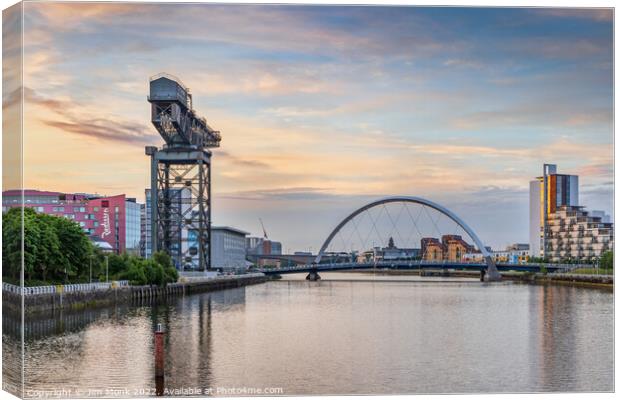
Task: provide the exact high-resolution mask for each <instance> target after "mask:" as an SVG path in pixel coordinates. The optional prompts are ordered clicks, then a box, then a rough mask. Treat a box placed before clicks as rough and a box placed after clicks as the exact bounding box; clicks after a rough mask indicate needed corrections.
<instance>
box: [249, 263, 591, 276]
mask: <svg viewBox="0 0 620 400" xmlns="http://www.w3.org/2000/svg"><path fill="white" fill-rule="evenodd" d="M576 267H579V266H577V265H563V264H497V269H498V270H500V271H520V272H541V270H542V269H543V268H545V269H546V270H547V271H549V272H556V271H565V270H570V269H573V268H576ZM371 268H390V269H455V270H477V271H479V270H483V269H484V270H486V268H487V265H486V264H483V263H465V262H449V261H446V262H430V261H422V262H420V261H417V262H402V261H394V262H385V261H383V262H378V263H376V264H375V263H334V264H305V265H296V266H290V267H282V268H260V269H258V271H260V272H263V273H265V274H268V275H271V274H292V273H301V272H310V271H317V272H320V271H325V272H327V271H342V270H351V269H371Z"/></svg>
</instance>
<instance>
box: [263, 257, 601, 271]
mask: <svg viewBox="0 0 620 400" xmlns="http://www.w3.org/2000/svg"><path fill="white" fill-rule="evenodd" d="M422 264H423V265H429V264H430V265H437V266H444V267H458V266H462V265H481V266H482V265H483V262H481V261H446V260H383V261H377V262H364V263H358V262H339V263H322V264H316V265H313V264H302V265H293V266H285V267H279V268H259V269H258V270H259V271H264V272H268V271H295V270H305V269H308V268H311V267H312V268H316V269H317V270H322V269H330V268H334V267H338V268H342V267H345V266H346V267H350V268H355V267H367V266H377V267H392V266H394V265H408V266H417V265H422ZM498 265H500V266H502V267H504V266H507V265H508V266H514V267H515V268H518V267H539V268H543V267H544V268H546V269H548V270H549V272H550V273H556V272H557V273H566V272H570V271H572V270H574V269H578V268H591V267H592V266H591V265H589V264H553V263H527V262H526V263H508V262H505V263H502V262H500V263H498Z"/></svg>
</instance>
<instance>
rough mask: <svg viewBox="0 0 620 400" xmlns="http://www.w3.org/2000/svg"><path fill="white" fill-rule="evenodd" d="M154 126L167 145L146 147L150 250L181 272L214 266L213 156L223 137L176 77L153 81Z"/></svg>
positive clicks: (158, 78) (159, 78)
mask: <svg viewBox="0 0 620 400" xmlns="http://www.w3.org/2000/svg"><path fill="white" fill-rule="evenodd" d="M148 101H149V103H151V122H152V123H153V125H154V126H155V128H156V129H157V131H158V132H159V134H160V135H161V137H162V138H163V139H164V141H165V142H166V143H165V144H164V145H163V147H162V148H161V149H158V148H157V147H155V146H147V147H146V148H145V153H146V155H148V156H150V157H151V191H150V203H151V215H150V218H151V248H152V252H153V253H154V252H156V251H158V250H164V251H165V252H167V253H168V254H169V255H170V257H171V258H172V261H173V263H174V264H175V266H176V268H177V269H180V270H194V271H205V270H208V269H210V266H211V152H210V151H209V150H208V149H209V148H212V147H219V144H220V140H221V136H220V133H219V131H216V130H214V129H213V128H211V127H210V126H209V125H208V124H207V121H206V119H205V118H202V117H199V116H198V115H197V114H196V112H195V111H194V109H193V107H192V95H191V93H190V91H189V89H188V88H187V87H186V86H185V85H184V84H183V83H182V82H181V81H180V80H179V79H178V78H176V77H174V76H172V75H168V74H164V73H162V74H159V75H155V76H153V77H151V78H150V94H149V96H148Z"/></svg>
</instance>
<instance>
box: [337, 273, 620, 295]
mask: <svg viewBox="0 0 620 400" xmlns="http://www.w3.org/2000/svg"><path fill="white" fill-rule="evenodd" d="M340 272H347V273H366V274H369V273H370V274H375V275H391V276H398V275H415V276H441V277H460V278H479V277H480V273H479V272H478V271H456V270H447V269H446V270H422V274H420V271H419V270H402V269H399V270H391V269H378V270H367V269H358V270H355V269H353V270H346V271H340ZM501 274H502V279H503V280H509V281H513V282H516V283H530V284H539V285H545V284H555V285H569V286H577V287H588V288H597V289H607V290H613V287H614V277H613V275H591V274H543V273H530V272H515V271H505V272H501Z"/></svg>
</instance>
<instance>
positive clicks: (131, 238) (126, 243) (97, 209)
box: [2, 189, 140, 254]
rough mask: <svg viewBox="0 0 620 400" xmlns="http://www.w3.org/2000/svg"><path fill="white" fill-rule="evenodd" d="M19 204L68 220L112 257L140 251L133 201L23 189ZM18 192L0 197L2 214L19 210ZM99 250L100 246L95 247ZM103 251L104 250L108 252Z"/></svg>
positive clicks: (121, 197)
mask: <svg viewBox="0 0 620 400" xmlns="http://www.w3.org/2000/svg"><path fill="white" fill-rule="evenodd" d="M23 196H24V197H23V204H24V206H26V207H30V208H33V209H34V210H35V211H37V212H40V213H45V214H50V215H56V216H60V217H65V218H69V219H71V220H73V221H75V222H76V223H78V224H79V225H80V227H81V228H82V229H83V230H84V232H85V233H86V234H87V235H89V237H91V239H94V240H93V241H94V243H95V244H97V243H101V241H103V242H106V243H108V244H109V245H110V246H111V251H113V252H115V253H123V252H130V253H136V254H137V253H138V252H139V248H140V204H138V203H136V199H135V198H128V197H125V195H124V194H120V195H116V196H100V195H96V194H86V193H61V192H51V191H42V190H31V189H27V190H24V191H23ZM21 204H22V191H21V190H8V191H5V192H3V193H2V211H3V212H5V211H7V210H8V209H9V208H13V207H20V206H21ZM99 247H101V246H99ZM105 247H106V250H110V249H108V248H107V246H105Z"/></svg>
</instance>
